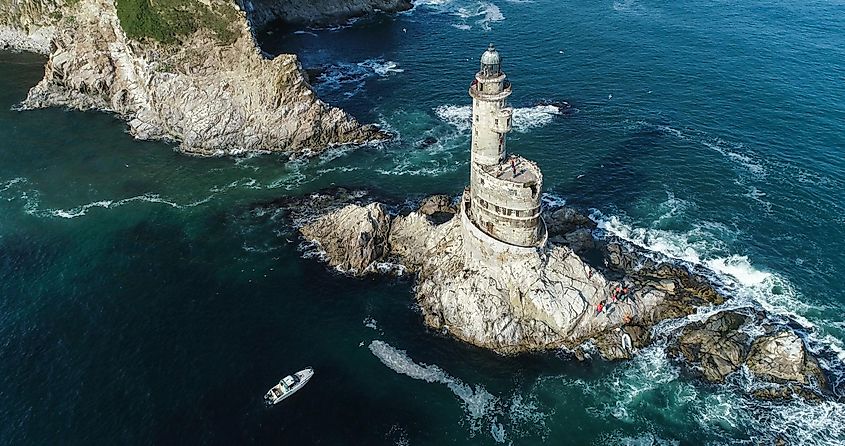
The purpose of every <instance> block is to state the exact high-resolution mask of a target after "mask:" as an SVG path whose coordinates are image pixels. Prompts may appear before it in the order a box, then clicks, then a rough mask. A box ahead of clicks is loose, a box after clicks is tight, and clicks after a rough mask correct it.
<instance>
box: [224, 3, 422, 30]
mask: <svg viewBox="0 0 845 446" xmlns="http://www.w3.org/2000/svg"><path fill="white" fill-rule="evenodd" d="M238 3H239V4H240V5H241V7H242V9H243V10H244V11H247V14H248V15H249V20H250V22H252V24H253V26H255V27H256V28H263V27H264V26H266V25H268V24H269V23H272V22H275V21H281V22H285V23H289V24H294V25H306V26H307V25H325V24H330V23H338V22H341V21H344V20H347V19H350V18H353V17H359V16H362V15H366V14H371V13H373V12H378V11H383V12H399V11H406V10H408V9H411V7H412V6H413V5H412V4H411V2H410V1H409V0H345V1H339V0H310V1H302V0H238Z"/></svg>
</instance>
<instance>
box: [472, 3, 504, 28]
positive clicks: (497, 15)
mask: <svg viewBox="0 0 845 446" xmlns="http://www.w3.org/2000/svg"><path fill="white" fill-rule="evenodd" d="M476 15H479V16H481V19H479V20H478V21H477V22H475V23H477V24H478V25H480V26H481V28H482V29H484V30H486V31H490V30H491V29H492V28H491V27H490V24H491V23H493V22H501V21H502V20H505V16H504V15H503V14H502V11H501V10H500V9H499V7H498V6H496V5H495V4H493V3H488V2H482V3H481V4H480V5H479V6H478V13H477V14H476Z"/></svg>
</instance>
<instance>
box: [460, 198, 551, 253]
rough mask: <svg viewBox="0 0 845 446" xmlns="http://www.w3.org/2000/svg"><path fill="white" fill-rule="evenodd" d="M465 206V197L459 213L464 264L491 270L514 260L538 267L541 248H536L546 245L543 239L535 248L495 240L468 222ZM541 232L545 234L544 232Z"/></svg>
mask: <svg viewBox="0 0 845 446" xmlns="http://www.w3.org/2000/svg"><path fill="white" fill-rule="evenodd" d="M466 205H467V200H466V197H463V199H462V200H461V206H460V210H459V213H460V218H461V231H462V232H463V240H464V252H465V254H466V260H465V261H466V262H470V263H472V262H476V263H478V264H480V265H483V266H485V267H487V268H492V269H500V268H501V267H502V265H503V264H505V263H507V262H512V261H514V260H516V261H519V262H525V264H528V265H533V264H537V265H539V263H540V262H541V258H540V254H541V253H542V249H543V248H538V246H545V245H546V240H545V238H543V239H541V240H540V241H539V242H538V245H537V246H525V247H523V246H515V245H512V244H510V243H505V242H503V241H500V240H497V239H495V238H493V237H491V236H489V235H487V234H486V233H484V231H482V230H481V229H479V228H478V226H476V225H475V223H473V222H472V221H471V220H470V217H469V215H468V214H467V212H466ZM543 232H544V233H545V231H543Z"/></svg>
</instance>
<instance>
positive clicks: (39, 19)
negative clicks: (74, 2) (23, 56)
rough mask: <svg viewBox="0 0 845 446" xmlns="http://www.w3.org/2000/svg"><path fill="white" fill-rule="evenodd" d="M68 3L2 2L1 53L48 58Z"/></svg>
mask: <svg viewBox="0 0 845 446" xmlns="http://www.w3.org/2000/svg"><path fill="white" fill-rule="evenodd" d="M66 6H67V3H66V2H65V1H64V0H29V1H19V0H4V1H2V2H0V49H16V50H20V51H31V52H35V53H41V54H48V53H49V52H50V39H51V38H52V36H53V34H54V33H55V32H56V24H57V23H58V22H59V21H60V20H61V19H62V17H63V11H64V10H65V8H66Z"/></svg>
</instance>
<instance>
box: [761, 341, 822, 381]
mask: <svg viewBox="0 0 845 446" xmlns="http://www.w3.org/2000/svg"><path fill="white" fill-rule="evenodd" d="M746 363H747V365H748V369H749V370H750V371H751V372H752V373H754V374H755V375H757V376H759V377H761V378H763V379H766V380H769V381H772V382H778V383H785V382H796V383H799V384H811V383H813V384H816V385H817V386H819V387H822V388H824V387H825V385H826V384H825V382H826V381H825V377H824V374H823V373H822V372H821V369H820V368H819V364H818V362H816V360H815V358H813V357H812V355H810V354H809V352H808V351H807V347H806V346H805V345H804V341H803V340H801V338H800V337H798V335H797V334H796V333H795V332H793V331H791V330H782V331H779V332H777V333H774V334H771V335H765V336H760V337H759V338H757V339H756V340H755V341H754V343H753V344H752V345H751V351H750V353H749V354H748V360H747V361H746Z"/></svg>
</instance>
